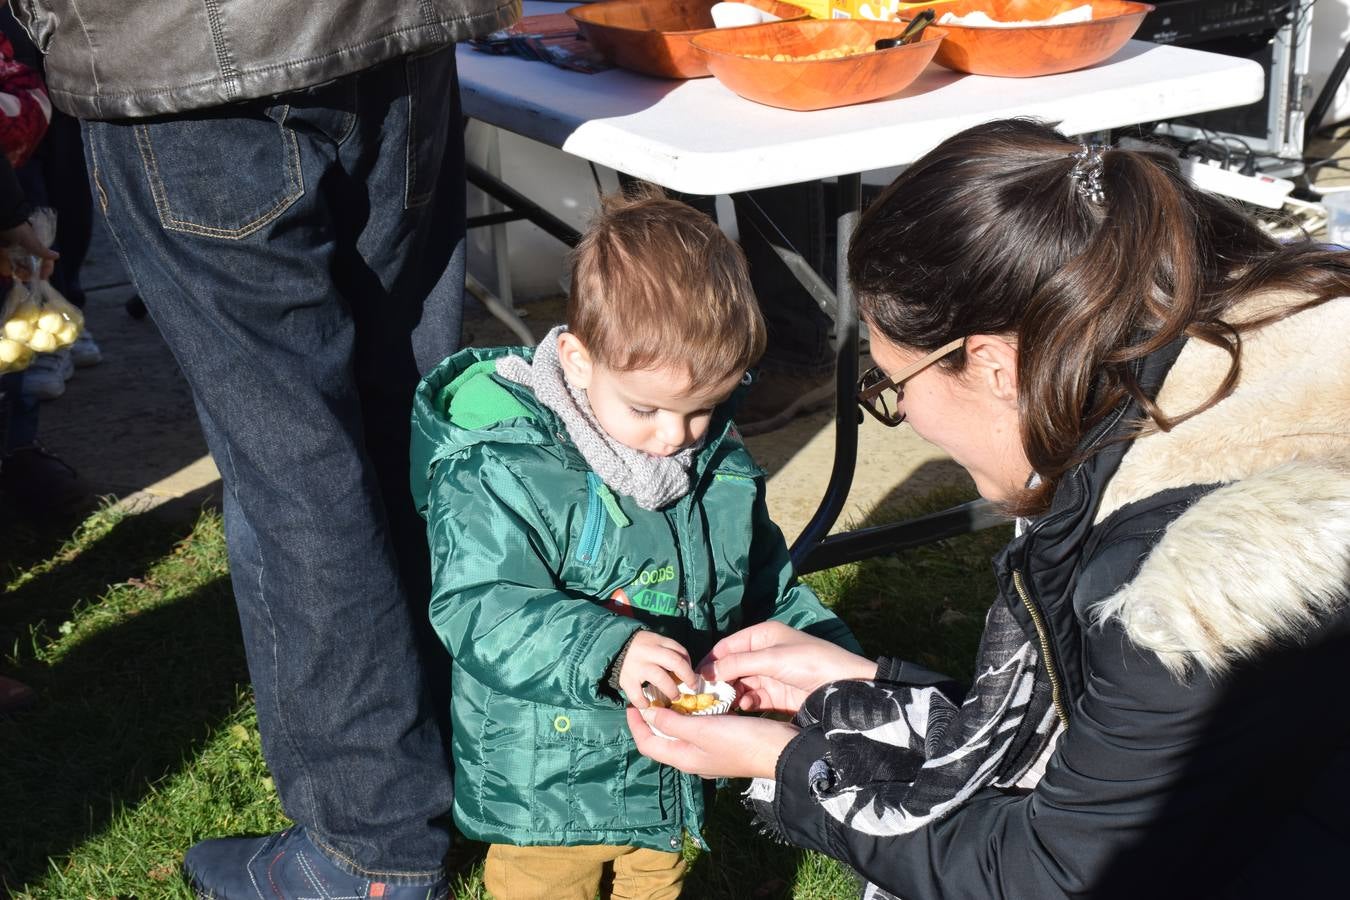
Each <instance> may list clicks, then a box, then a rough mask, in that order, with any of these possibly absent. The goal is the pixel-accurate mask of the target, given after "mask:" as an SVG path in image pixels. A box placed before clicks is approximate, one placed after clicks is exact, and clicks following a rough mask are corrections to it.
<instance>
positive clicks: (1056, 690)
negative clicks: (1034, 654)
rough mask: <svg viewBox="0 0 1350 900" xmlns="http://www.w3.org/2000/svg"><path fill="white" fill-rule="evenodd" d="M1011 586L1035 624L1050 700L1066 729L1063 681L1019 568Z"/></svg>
mask: <svg viewBox="0 0 1350 900" xmlns="http://www.w3.org/2000/svg"><path fill="white" fill-rule="evenodd" d="M1012 577H1013V587H1015V588H1016V589H1017V596H1018V597H1020V598H1021V600H1022V605H1023V606H1025V607H1026V608H1027V613H1028V614H1029V615H1030V616H1031V624H1033V625H1035V626H1036V637H1037V639H1038V640H1039V641H1040V645H1041V658H1042V659H1044V660H1045V673H1046V674H1047V675H1049V676H1050V700H1051V702H1053V703H1054V704H1055V715H1056V716H1058V717H1059V723H1060V725H1062V726H1063V727H1064V729H1065V730H1068V727H1069V714H1068V713H1067V712H1065V710H1064V697H1063V693H1064V689H1063V682H1061V681H1060V679H1059V673H1058V672H1056V671H1055V658H1054V655H1053V654H1052V653H1051V650H1050V635H1049V634H1047V633H1046V628H1045V619H1044V617H1042V616H1041V611H1040V609H1038V608H1037V607H1036V604H1035V603H1032V602H1031V595H1029V594H1028V593H1027V589H1026V585H1024V584H1023V583H1022V572H1021V570H1019V569H1013V573H1012Z"/></svg>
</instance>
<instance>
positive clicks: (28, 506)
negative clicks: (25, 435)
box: [0, 444, 97, 520]
mask: <svg viewBox="0 0 1350 900" xmlns="http://www.w3.org/2000/svg"><path fill="white" fill-rule="evenodd" d="M0 496H3V497H4V499H5V500H6V502H7V503H9V504H12V505H13V506H14V507H15V508H16V509H17V510H18V512H19V513H20V514H22V515H25V516H27V517H29V518H30V519H37V520H51V519H64V518H68V517H74V516H78V515H81V514H83V513H85V512H88V511H90V510H92V509H93V507H94V505H95V503H96V502H97V501H96V498H95V497H94V494H93V491H91V490H90V488H89V484H88V483H87V482H86V481H85V480H84V479H83V478H81V477H80V475H79V473H78V472H76V471H75V470H74V469H73V468H71V467H70V465H68V464H67V463H65V462H64V461H62V460H61V459H60V458H58V457H56V456H54V455H53V454H51V453H49V452H48V451H47V450H46V449H44V448H43V447H42V446H40V445H38V444H34V445H32V446H30V447H20V448H18V449H17V450H11V451H10V452H9V453H8V454H6V456H5V457H4V459H0Z"/></svg>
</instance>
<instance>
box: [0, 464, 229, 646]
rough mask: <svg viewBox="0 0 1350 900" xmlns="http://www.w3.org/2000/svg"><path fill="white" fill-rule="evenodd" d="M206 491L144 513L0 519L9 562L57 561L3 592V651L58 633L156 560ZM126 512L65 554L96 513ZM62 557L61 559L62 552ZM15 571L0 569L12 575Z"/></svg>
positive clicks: (189, 522)
mask: <svg viewBox="0 0 1350 900" xmlns="http://www.w3.org/2000/svg"><path fill="white" fill-rule="evenodd" d="M206 497H207V493H206V492H205V491H199V492H196V493H194V494H190V495H187V496H185V497H181V498H179V499H177V500H174V501H172V502H171V503H167V504H165V505H164V506H162V507H159V508H157V509H155V510H152V511H150V512H148V513H143V514H140V515H132V514H129V513H120V512H118V511H115V510H110V509H104V510H101V511H99V512H97V513H95V514H94V515H93V516H92V517H91V518H90V519H89V520H87V521H70V520H64V519H63V520H50V521H46V522H42V523H36V524H34V523H25V522H18V521H9V522H4V521H3V520H0V548H3V550H4V561H5V563H6V568H7V569H12V570H13V571H15V572H23V571H25V570H27V569H30V568H32V567H34V566H37V565H39V564H41V563H43V562H44V561H50V560H55V561H56V564H55V565H53V566H51V567H50V568H48V569H47V571H44V572H42V573H40V574H38V575H37V576H36V577H34V578H31V579H30V580H27V581H25V582H23V583H22V584H21V585H19V586H18V587H17V588H15V589H14V590H12V591H9V592H7V593H3V594H0V656H4V655H8V654H10V653H12V652H13V651H14V649H15V647H16V644H17V645H18V647H19V648H20V649H19V654H18V656H19V657H20V659H21V660H22V659H23V658H26V657H30V656H31V655H32V653H31V649H29V650H27V651H25V650H24V649H23V648H24V647H25V645H26V646H27V647H28V648H31V647H32V646H34V645H36V644H40V643H42V642H44V640H46V639H51V638H54V637H55V636H56V635H57V633H58V629H59V628H60V627H61V624H62V623H63V622H65V621H67V620H68V619H70V618H71V616H72V614H73V613H74V612H75V610H76V609H77V608H78V607H79V606H80V605H81V604H83V603H87V602H91V601H93V600H95V599H96V598H97V597H98V596H99V595H100V594H102V593H103V592H104V591H105V590H106V589H107V588H108V586H109V585H114V584H120V583H122V582H126V581H129V580H132V579H134V578H137V577H139V576H141V575H143V574H144V573H145V572H146V570H147V569H148V568H149V567H150V566H151V565H152V564H153V563H154V562H156V561H157V560H159V559H161V558H163V557H165V556H167V555H168V554H169V553H170V551H172V550H173V548H174V546H175V545H177V544H178V543H179V542H180V541H182V540H183V539H184V538H186V537H187V536H188V535H190V534H191V533H192V530H193V527H194V524H195V521H196V518H197V515H198V514H199V513H200V510H201V505H202V503H203V502H204V500H205V499H206ZM119 515H120V516H122V518H121V519H120V520H118V521H117V522H116V523H115V524H114V525H112V527H111V528H110V529H109V530H108V531H107V533H106V534H103V535H102V536H101V537H99V538H98V539H97V540H95V541H94V542H93V543H92V544H90V545H88V546H84V547H80V548H78V549H77V550H72V551H68V552H67V554H64V555H63V553H62V547H63V546H65V545H66V544H67V543H68V542H71V541H72V538H71V535H77V536H78V534H79V531H80V529H81V528H86V527H97V526H96V525H95V524H94V523H95V522H96V521H97V519H98V518H99V517H104V516H119ZM63 557H64V558H63ZM10 577H12V573H10V572H0V578H4V579H5V580H8V579H9V578H10Z"/></svg>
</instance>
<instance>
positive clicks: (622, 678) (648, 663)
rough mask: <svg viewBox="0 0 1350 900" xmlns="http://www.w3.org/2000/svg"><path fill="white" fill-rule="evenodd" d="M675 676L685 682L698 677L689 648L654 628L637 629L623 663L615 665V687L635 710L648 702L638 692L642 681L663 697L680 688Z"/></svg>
mask: <svg viewBox="0 0 1350 900" xmlns="http://www.w3.org/2000/svg"><path fill="white" fill-rule="evenodd" d="M672 676H673V677H672ZM676 678H678V679H679V680H680V681H683V682H684V683H685V684H688V685H692V684H693V683H694V682H695V681H697V680H698V678H697V676H696V675H695V674H694V667H693V666H692V665H691V664H690V662H689V651H688V650H686V649H684V647H683V646H682V645H681V644H680V642H679V641H676V640H673V639H671V638H668V637H662V636H661V635H659V634H657V633H656V632H654V631H639V632H638V633H637V634H635V635H633V639H632V641H630V642H629V644H628V652H626V653H625V654H624V657H623V665H622V666H620V667H619V687H621V688H623V692H624V695H625V696H626V697H627V698H628V702H629V703H631V704H633V705H634V706H636V707H638V708H639V709H642V708H645V707H646V706H647V705H648V704H650V703H651V701H650V700H648V699H647V695H646V694H644V693H642V685H643V683H644V682H646V683H647V684H650V685H651V686H652V687H654V688H656V689H657V690H658V691H660V692H661V693H662V694H664V695H665V696H666V697H669V698H672V699H673V698H675V697H678V696H679V695H680V689H679V686H678V684H677V683H676V680H675V679H676Z"/></svg>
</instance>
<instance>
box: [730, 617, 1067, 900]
mask: <svg viewBox="0 0 1350 900" xmlns="http://www.w3.org/2000/svg"><path fill="white" fill-rule="evenodd" d="M1040 656H1041V655H1040V651H1039V649H1038V647H1037V645H1036V644H1035V643H1034V642H1032V641H1029V640H1028V639H1027V636H1026V634H1025V633H1024V632H1023V631H1022V629H1021V628H1020V627H1019V626H1018V624H1017V622H1016V621H1015V620H1014V619H1013V616H1012V613H1011V611H1010V610H1009V609H1008V607H1007V605H1006V604H1005V603H1003V602H996V603H995V604H994V605H993V607H992V608H991V609H990V611H989V614H988V616H987V618H986V620H985V629H984V634H983V636H982V638H981V641H980V648H979V652H978V655H977V666H976V675H975V680H974V683H973V684H972V685H971V687H970V690H969V691H968V692H967V694H966V697H965V700H964V701H963V702H960V703H959V704H958V703H957V702H956V701H955V700H954V699H953V698H952V697H951V696H949V695H948V694H947V693H944V691H943V690H942V689H941V688H939V687H933V686H930V685H923V686H917V685H906V684H902V683H899V682H888V681H838V682H834V683H831V684H828V685H825V686H824V687H822V688H820V689H818V690H817V691H816V692H815V693H813V694H812V695H811V696H810V697H808V698H807V699H806V702H805V703H803V704H802V708H801V710H800V711H798V713H797V716H796V718H795V719H794V722H796V724H798V725H801V726H802V727H811V726H814V725H819V726H820V727H821V730H822V731H823V732H824V734H825V736H826V741H827V745H828V750H827V752H826V756H825V757H824V758H823V759H820V760H817V761H816V762H815V763H814V764H813V765H812V767H811V770H810V773H809V779H810V783H811V790H812V792H813V793H814V794H815V796H816V799H817V800H818V801H819V803H820V805H821V807H822V808H823V809H824V810H825V812H826V814H828V815H829V816H830V817H831V818H833V819H834V820H835V821H837V822H839V823H841V824H842V825H844V826H845V827H847V828H854V829H857V830H859V831H861V832H864V833H865V834H869V835H874V836H885V835H903V834H909V833H911V832H913V831H916V830H918V829H920V828H923V827H925V826H926V825H929V824H930V823H932V822H935V821H937V820H939V819H941V818H943V817H944V816H946V815H948V814H950V813H951V812H952V811H953V810H955V809H957V808H959V807H960V806H961V805H962V804H964V803H965V802H966V801H967V800H969V799H970V797H971V796H973V795H974V794H975V793H976V792H978V791H980V790H981V789H983V788H986V787H1013V786H1015V785H1018V784H1019V781H1020V780H1021V779H1023V777H1024V776H1025V775H1026V774H1027V773H1028V772H1029V771H1031V770H1033V766H1035V765H1036V764H1037V763H1038V762H1040V761H1041V760H1042V757H1043V755H1044V753H1045V752H1047V751H1048V749H1049V747H1050V745H1051V738H1052V737H1053V736H1054V734H1055V731H1056V729H1055V726H1056V718H1055V708H1054V704H1053V702H1052V698H1051V687H1050V684H1049V682H1048V680H1047V679H1046V678H1044V677H1042V676H1041V675H1039V674H1038V673H1043V672H1044V670H1043V669H1042V668H1041V665H1040ZM775 788H776V783H775V782H774V781H772V780H769V779H758V778H757V779H755V780H754V781H753V782H751V785H750V788H749V789H748V790H747V791H746V794H745V798H746V804H747V805H748V806H749V807H750V809H751V811H752V812H753V813H754V815H755V819H756V821H757V824H758V825H759V826H760V828H761V830H763V831H765V832H766V833H769V834H772V835H774V836H778V837H781V835H782V831H781V829H780V828H779V827H778V825H777V823H776V821H775V812H774V805H773V798H774V791H775ZM863 896H864V898H866V900H874V898H875V900H885V898H888V897H890V895H889V894H886V893H885V892H884V891H882V890H881V889H880V888H877V887H876V886H875V885H870V884H869V885H867V887H866V889H865V890H864V892H863Z"/></svg>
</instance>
